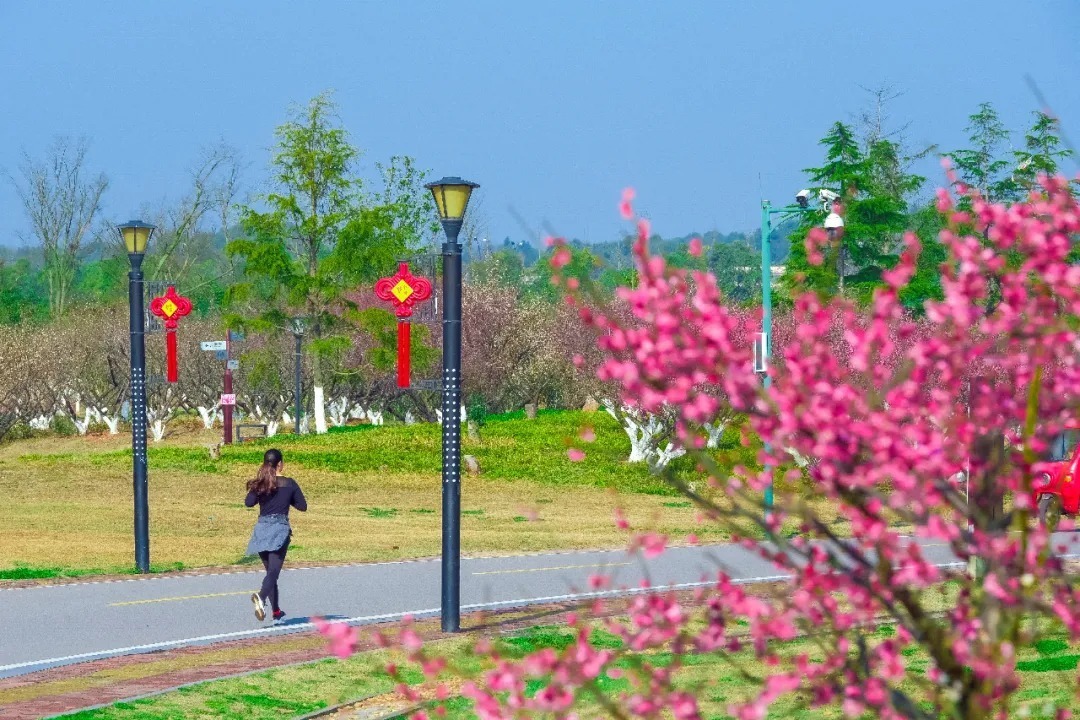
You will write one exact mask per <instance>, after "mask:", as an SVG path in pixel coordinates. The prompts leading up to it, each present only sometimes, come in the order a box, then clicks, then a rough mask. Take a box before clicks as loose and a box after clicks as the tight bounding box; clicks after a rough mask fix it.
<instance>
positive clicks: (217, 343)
mask: <svg viewBox="0 0 1080 720" xmlns="http://www.w3.org/2000/svg"><path fill="white" fill-rule="evenodd" d="M243 340H244V334H243V333H240V332H237V331H235V330H229V331H228V333H226V335H225V339H224V340H204V341H203V342H201V343H199V346H200V347H201V348H202V349H203V350H204V351H205V352H212V353H214V358H215V359H216V360H221V361H223V362H224V363H225V377H224V378H223V379H222V383H221V384H222V392H221V401H220V403H219V404H220V405H221V414H222V416H223V418H222V420H223V422H222V425H223V426H224V428H223V429H222V435H223V437H222V441H223V442H224V443H225V444H226V445H231V444H232V441H233V408H235V407H236V394H235V393H234V392H233V370H239V369H240V361H239V360H233V359H232V358H231V357H230V351H231V349H232V348H231V345H232V343H234V342H243Z"/></svg>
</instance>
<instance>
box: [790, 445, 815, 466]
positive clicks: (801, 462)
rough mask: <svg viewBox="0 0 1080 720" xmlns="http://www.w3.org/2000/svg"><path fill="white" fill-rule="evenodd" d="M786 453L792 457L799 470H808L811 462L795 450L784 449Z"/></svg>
mask: <svg viewBox="0 0 1080 720" xmlns="http://www.w3.org/2000/svg"><path fill="white" fill-rule="evenodd" d="M784 452H786V453H787V454H788V455H790V456H791V459H792V460H794V461H795V464H796V465H797V466H799V468H806V467H807V466H808V465H809V464H810V460H809V459H808V458H807V457H806V456H805V455H803V454H802V453H800V452H799V451H798V450H796V449H795V448H790V447H789V448H784Z"/></svg>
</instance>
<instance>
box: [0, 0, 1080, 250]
mask: <svg viewBox="0 0 1080 720" xmlns="http://www.w3.org/2000/svg"><path fill="white" fill-rule="evenodd" d="M1078 28H1080V2H1077V1H1076V0H1041V1H1038V2H1036V1H1033V0H979V1H978V2H942V1H941V0H937V1H934V2H932V1H929V0H913V1H909V2H879V1H878V0H874V1H873V2H870V1H864V2H848V3H833V2H811V1H809V0H803V1H802V2H788V1H786V0H785V1H776V2H726V1H721V0H694V1H691V0H674V1H672V2H640V1H637V0H619V1H618V2H615V1H595V0H593V1H589V0H577V1H571V0H546V1H542V2H505V1H504V2H496V1H486V2H480V1H467V0H461V1H460V2H432V1H412V2H409V1H403V2H361V1H356V2H327V1H323V2H305V3H297V2H277V1H267V0H259V1H258V2H255V1H253V0H249V1H240V0H237V1H233V2H208V1H201V0H200V1H192V0H186V1H185V2H178V1H174V2H134V1H131V2H121V1H111V2H110V1H103V0H95V2H47V1H42V2H30V1H29V0H0V168H2V169H3V170H5V171H7V172H9V173H10V172H12V171H15V170H17V168H18V165H19V159H20V156H21V153H22V151H23V150H26V151H28V152H29V153H31V154H32V155H34V156H40V155H42V154H43V152H44V150H45V149H46V148H47V146H48V145H49V143H50V141H51V140H52V139H53V138H54V137H56V136H58V135H75V136H77V135H85V136H87V137H88V138H89V139H90V140H91V143H92V144H91V151H90V158H89V162H90V166H91V168H92V169H95V170H102V171H104V172H106V173H107V174H108V176H109V177H110V179H111V183H112V184H111V187H110V189H109V191H108V193H107V195H106V197H105V213H106V216H107V217H109V218H111V219H114V220H125V219H128V218H129V217H130V216H132V215H134V214H137V213H138V212H139V211H140V209H142V208H145V207H149V206H155V205H160V204H161V203H164V202H168V201H169V200H170V199H175V198H176V197H178V196H179V195H180V194H181V193H182V192H183V191H184V189H185V183H186V178H187V174H186V171H187V169H188V168H189V167H190V166H191V165H192V164H193V163H194V161H195V160H196V158H197V157H198V155H199V152H200V149H201V148H203V147H205V146H206V145H209V144H212V143H214V142H216V141H219V140H224V141H226V142H228V143H230V144H232V145H233V146H235V147H236V148H238V149H239V150H240V151H241V153H242V155H243V157H244V159H245V161H246V162H247V163H248V167H247V170H246V172H245V179H246V181H247V184H248V186H249V187H251V188H252V189H253V190H254V191H256V192H257V191H258V190H260V189H264V188H261V185H260V184H261V183H262V182H264V180H265V177H266V175H267V172H266V170H267V162H268V160H269V149H270V147H271V145H272V143H273V136H272V133H273V129H274V127H275V126H276V125H278V124H280V123H281V122H282V121H283V120H284V119H285V117H286V109H287V107H288V106H289V105H290V103H296V102H304V101H306V100H307V99H308V98H310V97H311V96H313V95H315V94H316V93H318V92H320V91H322V90H325V89H334V90H335V91H336V98H337V101H338V102H339V104H340V108H341V115H342V118H343V120H344V122H345V125H346V126H347V128H348V130H349V131H350V133H351V135H352V139H353V141H354V142H355V143H356V144H357V145H358V146H359V147H361V148H362V149H363V150H364V153H365V155H364V160H363V167H364V169H365V170H366V171H367V172H368V173H373V171H374V168H373V163H374V161H376V160H385V159H387V158H388V157H389V156H390V155H393V154H409V155H412V156H414V157H415V158H416V159H417V161H418V162H419V164H420V165H421V166H422V167H425V168H429V169H431V170H432V171H433V172H434V173H435V174H436V175H437V176H440V175H444V174H457V175H461V176H463V177H466V178H469V179H473V180H476V181H477V182H480V183H481V184H482V185H483V192H484V200H483V211H484V214H485V216H486V220H487V225H488V232H489V235H490V237H492V238H493V239H496V240H501V239H502V238H503V237H505V236H507V235H510V236H513V237H515V238H521V237H523V236H524V235H525V233H526V231H527V230H528V231H533V232H535V231H539V230H540V228H541V227H543V226H544V225H545V224H547V225H548V226H550V227H551V228H553V229H554V230H556V231H558V232H559V233H562V234H565V235H567V236H571V237H580V238H584V239H587V240H590V241H602V240H607V239H612V238H614V237H616V236H617V235H618V233H619V232H620V231H621V230H622V229H623V225H622V223H621V221H620V219H619V216H618V212H617V202H618V199H619V195H620V191H621V190H622V188H623V187H625V186H627V185H632V186H634V187H636V188H637V191H638V198H639V201H638V206H639V207H640V208H641V209H643V210H644V211H645V212H646V213H647V214H648V215H649V217H650V218H651V219H652V221H653V223H654V226H655V228H656V230H657V231H658V232H660V233H661V234H664V235H682V234H685V233H689V232H691V231H706V230H710V229H719V230H723V231H729V230H736V229H750V228H752V227H753V226H754V224H755V223H756V222H757V217H758V212H757V208H758V207H759V202H760V199H761V198H762V197H765V198H770V199H772V200H774V201H786V200H787V199H789V198H790V197H791V196H792V195H793V194H794V193H795V192H796V191H797V190H798V189H799V188H800V186H801V185H802V184H803V183H804V180H803V175H802V173H801V169H802V168H805V167H807V166H810V165H814V164H817V163H818V162H819V161H820V158H821V153H820V148H818V146H817V144H816V143H817V141H818V139H819V138H820V137H821V136H822V135H823V134H824V132H825V131H826V129H827V128H828V127H829V125H830V124H831V123H833V122H835V121H836V120H852V119H853V118H854V116H855V115H856V114H857V113H858V112H859V110H860V109H862V108H863V107H864V106H865V105H866V103H867V102H868V100H869V95H867V94H866V92H865V91H864V90H863V89H861V86H867V87H871V86H876V85H880V84H881V83H884V82H889V83H893V84H894V85H895V86H896V87H897V88H898V89H900V90H903V91H904V92H905V93H906V94H905V95H904V96H903V97H901V98H900V99H898V100H897V101H895V102H894V103H893V107H892V108H891V112H892V116H893V118H894V120H895V121H896V123H897V124H898V125H899V124H901V123H905V122H909V123H910V126H909V127H908V130H907V139H908V140H909V141H910V142H911V144H912V145H913V146H917V145H924V144H929V143H938V144H940V145H941V146H942V147H943V148H955V147H957V146H960V145H962V143H963V140H964V133H963V127H964V125H965V124H966V118H967V116H968V115H969V114H970V113H971V112H972V111H973V110H974V109H975V107H976V105H977V104H978V103H979V102H980V101H984V100H989V101H991V102H993V103H994V104H995V105H997V107H998V108H999V110H1000V111H1001V114H1002V116H1003V118H1004V119H1005V120H1006V122H1007V123H1008V124H1009V125H1010V126H1011V127H1014V128H1022V127H1024V126H1026V124H1027V123H1028V120H1029V115H1030V112H1031V111H1032V110H1033V109H1035V107H1036V101H1035V99H1034V97H1033V96H1032V94H1031V92H1030V91H1029V89H1028V88H1027V86H1026V85H1025V82H1024V74H1025V73H1031V74H1032V75H1033V76H1034V77H1035V79H1036V80H1037V82H1038V83H1039V85H1040V86H1041V89H1042V91H1043V92H1044V94H1045V95H1046V97H1047V99H1048V100H1049V102H1050V103H1051V104H1052V105H1053V107H1054V109H1055V111H1056V112H1057V113H1058V114H1059V115H1060V116H1061V117H1062V118H1063V121H1064V126H1065V129H1066V132H1067V133H1068V134H1070V135H1071V137H1072V139H1073V141H1074V142H1080V94H1078V93H1077V92H1076V89H1077V81H1078V79H1080V50H1078V46H1080V43H1077V38H1076V30H1077V29H1078ZM924 169H925V170H926V171H927V173H928V174H929V175H930V176H931V179H932V180H933V181H934V182H935V183H936V182H938V181H939V180H940V171H939V170H938V169H937V166H936V165H935V164H928V165H927V166H926V167H925V168H924ZM1068 169H1069V170H1070V171H1071V172H1075V171H1076V170H1077V167H1076V165H1075V164H1073V165H1071V166H1070V167H1069V168H1068ZM517 217H520V218H521V219H522V221H523V222H524V224H525V228H523V227H522V225H521V224H520V223H519V221H518V220H517V219H516V218H517ZM26 229H27V224H26V221H25V218H24V216H23V211H22V209H21V206H20V205H19V202H18V198H17V196H16V194H15V191H14V189H13V187H12V186H11V183H10V182H8V181H7V180H6V178H5V179H3V180H0V243H4V244H17V243H18V240H17V236H18V233H20V232H25V231H26Z"/></svg>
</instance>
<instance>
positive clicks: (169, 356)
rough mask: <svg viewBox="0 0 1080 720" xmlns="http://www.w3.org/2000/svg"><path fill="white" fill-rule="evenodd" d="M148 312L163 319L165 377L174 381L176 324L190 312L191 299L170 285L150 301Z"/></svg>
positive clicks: (175, 371) (175, 370)
mask: <svg viewBox="0 0 1080 720" xmlns="http://www.w3.org/2000/svg"><path fill="white" fill-rule="evenodd" d="M150 312H152V313H154V314H155V315H157V316H158V317H159V318H161V319H162V320H164V321H165V378H166V380H168V381H169V382H171V383H174V382H176V379H177V377H178V375H179V373H178V371H177V364H176V325H177V321H178V320H180V318H182V317H184V316H185V315H187V314H188V313H190V312H191V301H190V300H188V299H187V298H186V297H184V296H183V295H177V294H176V288H175V287H173V286H172V285H170V286H169V289H168V290H167V291H166V292H165V294H164V295H162V296H161V297H156V298H154V299H153V300H152V301H151V303H150Z"/></svg>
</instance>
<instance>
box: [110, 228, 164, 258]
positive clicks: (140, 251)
mask: <svg viewBox="0 0 1080 720" xmlns="http://www.w3.org/2000/svg"><path fill="white" fill-rule="evenodd" d="M116 229H117V230H119V231H120V237H121V238H123V240H124V247H126V248H127V251H128V255H134V256H139V257H141V256H142V255H144V254H146V245H147V243H149V242H150V236H151V235H153V234H154V230H157V228H156V227H155V226H153V225H149V224H147V223H144V222H143V221H142V220H130V221H128V222H126V223H124V224H123V225H119V226H117V228H116Z"/></svg>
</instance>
